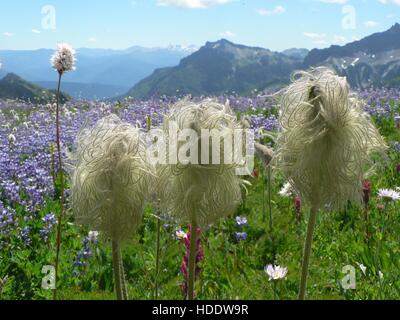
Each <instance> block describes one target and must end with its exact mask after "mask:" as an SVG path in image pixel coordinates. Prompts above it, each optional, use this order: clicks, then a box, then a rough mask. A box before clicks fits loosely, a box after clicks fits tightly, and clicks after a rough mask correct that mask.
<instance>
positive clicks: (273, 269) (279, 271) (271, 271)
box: [264, 264, 288, 281]
mask: <svg viewBox="0 0 400 320" xmlns="http://www.w3.org/2000/svg"><path fill="white" fill-rule="evenodd" d="M264 271H265V272H266V273H267V275H268V276H269V281H271V280H280V279H284V278H285V277H286V274H287V272H288V269H287V268H283V267H281V266H273V265H272V264H269V265H267V266H265V268H264Z"/></svg>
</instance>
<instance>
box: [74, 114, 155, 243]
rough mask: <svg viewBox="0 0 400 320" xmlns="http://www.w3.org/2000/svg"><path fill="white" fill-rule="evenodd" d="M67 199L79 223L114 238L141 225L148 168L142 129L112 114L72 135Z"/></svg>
mask: <svg viewBox="0 0 400 320" xmlns="http://www.w3.org/2000/svg"><path fill="white" fill-rule="evenodd" d="M74 160H75V164H74V168H73V172H72V187H71V197H72V200H71V204H72V208H73V211H74V214H75V217H76V220H77V222H78V223H80V224H86V225H89V226H90V228H91V229H92V230H98V231H100V232H101V233H102V234H104V235H105V236H106V237H108V238H111V239H113V240H114V241H121V240H124V239H126V238H128V237H129V236H130V235H131V234H132V232H133V231H134V229H135V228H136V227H137V226H138V225H139V224H140V222H141V220H142V214H143V206H144V201H145V199H146V197H147V196H148V194H149V186H150V185H151V183H150V182H151V180H152V173H151V167H150V166H149V165H148V164H147V162H146V146H145V144H144V142H143V139H142V136H141V132H140V130H139V129H137V128H134V127H133V126H131V125H130V124H127V123H124V122H122V121H121V120H120V119H119V118H118V117H117V116H115V115H111V116H108V117H106V118H103V119H101V120H100V121H99V122H98V123H97V124H96V125H95V126H94V127H93V128H92V129H84V130H82V132H81V133H80V134H79V135H78V138H77V150H76V153H75V154H74Z"/></svg>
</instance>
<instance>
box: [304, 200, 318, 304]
mask: <svg viewBox="0 0 400 320" xmlns="http://www.w3.org/2000/svg"><path fill="white" fill-rule="evenodd" d="M317 214H318V209H317V208H316V207H312V208H311V212H310V218H309V220H308V228H307V238H306V242H305V245H304V255H303V265H302V270H301V282H300V290H299V300H304V299H305V297H306V288H307V277H308V267H309V264H310V256H311V246H312V241H313V237H314V229H315V224H316V222H317Z"/></svg>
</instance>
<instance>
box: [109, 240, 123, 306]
mask: <svg viewBox="0 0 400 320" xmlns="http://www.w3.org/2000/svg"><path fill="white" fill-rule="evenodd" d="M112 260H113V269H114V282H115V292H116V294H117V299H118V300H123V299H124V293H123V285H122V278H121V252H120V248H119V244H118V242H116V241H112Z"/></svg>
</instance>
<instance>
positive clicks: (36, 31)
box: [32, 29, 40, 34]
mask: <svg viewBox="0 0 400 320" xmlns="http://www.w3.org/2000/svg"><path fill="white" fill-rule="evenodd" d="M32 32H33V33H36V34H39V33H40V31H39V30H38V29H32Z"/></svg>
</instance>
